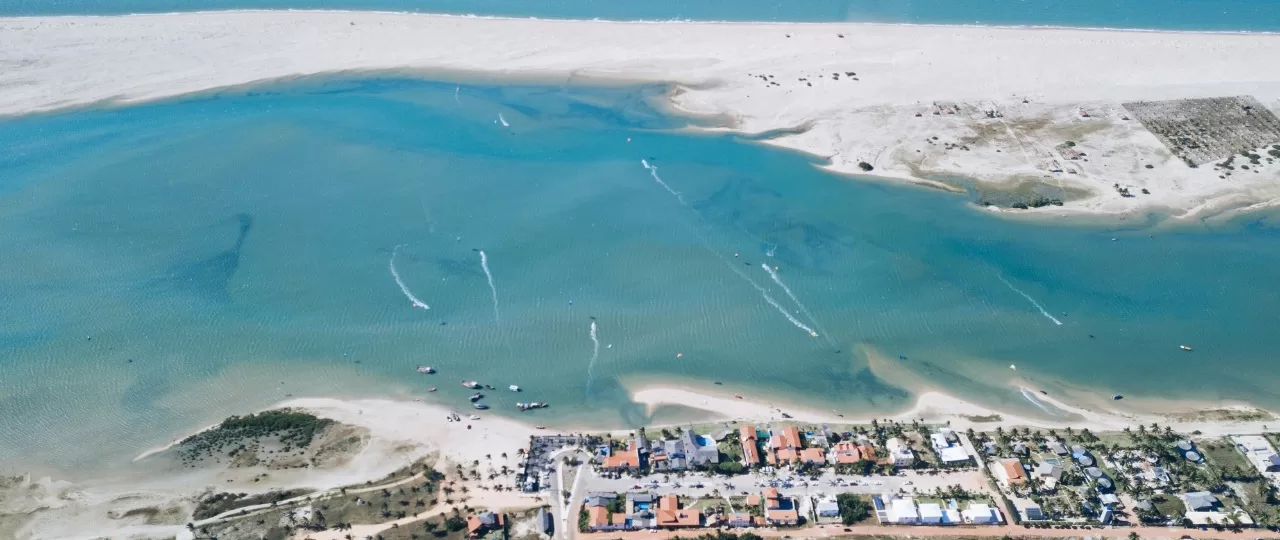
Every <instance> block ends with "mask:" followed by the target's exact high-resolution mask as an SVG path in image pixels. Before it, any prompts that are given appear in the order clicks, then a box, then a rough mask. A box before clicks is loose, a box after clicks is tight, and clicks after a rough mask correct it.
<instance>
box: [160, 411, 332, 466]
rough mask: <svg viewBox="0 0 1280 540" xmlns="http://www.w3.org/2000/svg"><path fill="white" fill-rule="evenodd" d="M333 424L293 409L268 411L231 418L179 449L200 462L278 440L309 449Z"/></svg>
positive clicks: (185, 457)
mask: <svg viewBox="0 0 1280 540" xmlns="http://www.w3.org/2000/svg"><path fill="white" fill-rule="evenodd" d="M333 424H334V421H333V420H329V419H327V418H318V417H316V416H315V415H312V414H308V413H305V412H302V411H296V410H292V409H280V410H273V411H265V412H260V413H257V414H250V415H248V416H232V417H230V418H227V419H226V420H223V421H222V423H221V424H218V425H217V427H214V428H212V429H209V430H206V431H202V432H200V433H197V434H195V435H192V436H190V437H187V438H186V439H183V441H182V443H181V445H180V452H181V454H182V457H183V459H187V460H190V459H198V458H200V457H203V456H206V455H212V454H214V453H220V452H232V453H234V452H235V451H236V450H237V449H242V448H244V447H245V442H246V441H249V440H251V439H260V438H264V437H275V438H277V439H278V440H279V441H280V444H281V445H283V446H284V447H285V448H306V447H308V446H310V445H311V441H312V440H313V439H314V438H315V437H316V435H317V434H318V433H319V432H320V431H321V430H323V429H325V428H327V427H329V426H330V425H333Z"/></svg>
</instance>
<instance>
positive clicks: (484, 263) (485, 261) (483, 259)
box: [479, 249, 502, 322]
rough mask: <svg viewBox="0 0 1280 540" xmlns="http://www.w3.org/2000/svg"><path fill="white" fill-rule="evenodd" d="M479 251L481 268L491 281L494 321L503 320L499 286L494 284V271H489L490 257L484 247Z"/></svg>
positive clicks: (490, 289)
mask: <svg viewBox="0 0 1280 540" xmlns="http://www.w3.org/2000/svg"><path fill="white" fill-rule="evenodd" d="M479 253H480V269H482V270H484V277H485V279H486V280H488V281H489V296H491V297H492V298H493V322H502V315H501V313H499V312H498V287H497V286H495V285H494V284H493V272H490V271H489V257H488V256H487V255H485V254H484V250H483V249H481V250H479Z"/></svg>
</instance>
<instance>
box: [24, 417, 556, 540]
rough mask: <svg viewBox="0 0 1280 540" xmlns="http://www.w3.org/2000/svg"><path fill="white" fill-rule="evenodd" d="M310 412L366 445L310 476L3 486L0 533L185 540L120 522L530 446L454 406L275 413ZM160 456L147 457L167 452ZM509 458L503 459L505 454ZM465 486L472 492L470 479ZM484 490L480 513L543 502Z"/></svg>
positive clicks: (269, 472)
mask: <svg viewBox="0 0 1280 540" xmlns="http://www.w3.org/2000/svg"><path fill="white" fill-rule="evenodd" d="M282 407H283V408H295V409H301V410H305V411H308V412H311V413H312V414H315V415H316V416H319V417H322V418H329V419H332V420H335V421H338V422H341V423H342V424H346V425H348V426H353V427H355V428H360V429H362V430H367V436H366V437H364V440H363V443H362V444H361V445H360V446H359V448H358V449H356V450H355V451H354V452H351V453H350V455H348V456H346V457H345V458H344V459H341V460H338V461H337V462H336V463H334V464H333V465H331V466H325V467H308V468H301V469H285V470H279V469H267V468H264V467H242V468H228V467H214V468H197V469H186V470H175V471H168V472H165V473H163V474H149V475H147V476H146V477H139V478H114V479H110V480H103V481H89V482H85V483H80V484H72V483H68V482H62V481H57V480H54V479H48V478H44V479H40V478H34V479H28V480H25V481H23V482H19V483H16V484H13V485H5V484H0V525H4V526H6V527H7V526H16V530H10V529H7V528H4V527H0V536H3V537H8V536H7V534H13V537H15V538H59V539H70V538H85V539H90V538H101V537H102V536H103V535H107V534H110V535H115V536H112V537H126V536H128V535H131V534H144V535H153V536H168V537H172V536H174V535H179V536H181V535H182V534H185V531H186V529H185V527H183V525H182V524H181V523H176V524H173V525H157V524H148V523H144V522H141V521H139V520H137V519H128V518H120V517H119V516H121V515H127V513H128V511H129V510H133V509H137V508H145V507H151V508H160V509H169V508H172V509H176V510H177V511H179V512H182V513H187V514H189V512H190V511H191V510H192V509H193V508H194V503H195V500H196V498H198V497H200V496H201V495H202V494H204V493H206V492H209V491H235V492H247V493H251V494H252V493H264V492H267V491H269V490H272V489H294V488H310V489H314V490H327V489H335V488H338V487H342V486H353V485H361V484H364V483H365V482H367V481H376V480H377V479H379V478H383V477H385V476H387V475H388V474H390V473H392V472H394V471H396V470H399V469H402V468H404V467H405V466H408V465H410V464H412V463H414V462H415V461H417V460H420V459H432V458H434V462H433V463H434V466H435V468H436V469H437V470H440V471H447V470H451V468H452V467H453V466H454V465H458V464H460V465H464V466H467V467H470V466H471V464H472V463H473V462H475V461H479V463H480V465H479V466H480V467H481V468H482V469H483V470H489V469H498V468H500V467H501V466H503V465H506V466H508V467H511V468H512V469H515V468H517V467H518V463H519V461H520V457H519V456H518V455H517V450H518V449H521V448H526V447H528V440H529V436H530V435H532V434H533V433H535V432H536V431H535V430H534V429H533V427H531V426H527V425H525V424H522V423H519V422H516V421H513V420H510V419H504V418H501V417H498V416H496V415H491V414H490V415H485V416H484V417H483V418H481V419H480V420H470V419H468V418H467V416H462V421H461V422H450V421H447V420H446V416H447V415H449V413H450V412H452V411H451V410H450V409H449V408H447V407H444V406H440V405H434V404H427V403H422V402H414V401H391V400H382V399H365V400H339V399H329V398H305V399H295V400H290V401H287V402H283V403H280V404H277V405H276V406H273V407H271V408H282ZM162 451H163V449H155V450H152V451H148V452H146V453H144V454H143V455H142V456H139V458H138V459H139V460H142V461H145V460H146V459H147V457H148V456H151V455H156V454H159V453H161V452H162ZM504 455H505V456H506V457H503V456H504ZM463 485H470V484H469V483H467V482H464V483H463ZM482 485H483V483H481V482H476V483H474V485H471V491H472V495H471V498H470V500H469V504H472V505H474V506H478V507H492V508H524V507H529V506H536V505H537V504H539V501H540V499H539V498H538V497H530V496H527V495H524V494H522V493H520V492H505V493H499V492H496V491H488V490H486V489H484V488H483V487H482Z"/></svg>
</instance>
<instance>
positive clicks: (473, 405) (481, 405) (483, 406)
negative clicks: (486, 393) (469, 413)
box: [471, 403, 489, 411]
mask: <svg viewBox="0 0 1280 540" xmlns="http://www.w3.org/2000/svg"><path fill="white" fill-rule="evenodd" d="M471 406H472V407H475V408H477V409H479V410H482V411H483V410H485V409H488V408H489V406H488V405H485V404H483V403H472V404H471Z"/></svg>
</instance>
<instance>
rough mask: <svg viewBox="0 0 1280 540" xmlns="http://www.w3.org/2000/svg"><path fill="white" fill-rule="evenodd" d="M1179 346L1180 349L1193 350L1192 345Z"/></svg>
mask: <svg viewBox="0 0 1280 540" xmlns="http://www.w3.org/2000/svg"><path fill="white" fill-rule="evenodd" d="M1178 348H1179V349H1182V350H1184V351H1190V350H1191V346H1190V345H1178Z"/></svg>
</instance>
